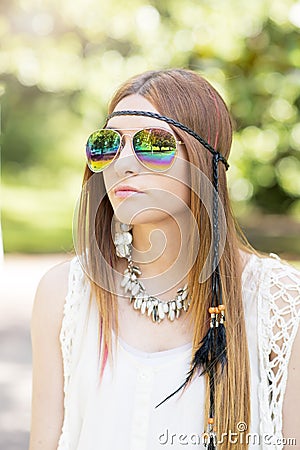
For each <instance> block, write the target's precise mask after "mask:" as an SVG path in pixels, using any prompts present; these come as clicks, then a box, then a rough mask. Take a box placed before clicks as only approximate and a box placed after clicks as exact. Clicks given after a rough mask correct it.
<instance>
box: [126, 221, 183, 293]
mask: <svg viewBox="0 0 300 450" xmlns="http://www.w3.org/2000/svg"><path fill="white" fill-rule="evenodd" d="M189 232H190V226H189V224H188V221H187V220H180V218H179V219H178V220H177V222H176V221H175V220H174V219H173V218H168V219H166V220H164V221H161V222H159V223H155V224H151V223H150V224H149V223H147V224H138V225H134V227H133V230H132V234H133V251H132V260H133V262H134V263H135V264H136V265H138V266H139V267H140V269H141V272H142V275H141V276H140V280H141V281H143V283H144V285H145V287H146V290H147V291H148V292H149V293H151V295H159V294H162V293H164V292H165V293H166V297H168V296H169V295H168V294H170V292H174V291H176V289H178V288H179V287H182V286H183V285H184V284H185V283H186V282H187V275H188V272H189V269H190V267H189V264H188V262H189V256H190V252H191V248H189V247H190V246H189V245H188V244H189ZM148 287H149V289H148ZM161 298H162V299H163V297H162V296H161Z"/></svg>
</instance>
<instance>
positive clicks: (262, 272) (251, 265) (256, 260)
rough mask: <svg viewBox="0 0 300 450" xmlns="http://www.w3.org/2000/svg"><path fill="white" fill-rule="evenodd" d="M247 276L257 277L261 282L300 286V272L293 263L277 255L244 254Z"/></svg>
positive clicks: (244, 271)
mask: <svg viewBox="0 0 300 450" xmlns="http://www.w3.org/2000/svg"><path fill="white" fill-rule="evenodd" d="M242 260H243V264H244V270H243V273H245V275H249V274H252V275H256V277H257V279H258V280H260V282H263V281H264V280H265V281H272V282H276V280H277V282H280V281H281V283H283V284H285V283H287V282H288V283H293V282H294V283H296V284H297V285H298V286H299V281H300V271H299V270H298V269H297V268H296V267H294V266H293V265H292V264H291V263H289V262H287V261H285V260H283V259H281V258H280V257H279V256H278V255H276V254H275V253H270V254H269V255H261V254H258V253H249V254H245V252H243V253H242Z"/></svg>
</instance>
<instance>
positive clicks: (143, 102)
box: [107, 94, 172, 131]
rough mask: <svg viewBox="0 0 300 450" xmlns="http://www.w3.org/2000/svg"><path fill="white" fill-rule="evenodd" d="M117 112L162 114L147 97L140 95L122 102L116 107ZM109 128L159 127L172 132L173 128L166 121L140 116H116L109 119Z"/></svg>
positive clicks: (128, 97)
mask: <svg viewBox="0 0 300 450" xmlns="http://www.w3.org/2000/svg"><path fill="white" fill-rule="evenodd" d="M115 111H150V112H153V113H157V114H160V112H159V111H158V110H157V109H156V108H155V107H154V106H153V105H152V103H151V102H150V101H149V100H147V99H146V98H145V97H143V96H142V95H139V94H133V95H128V96H127V97H124V98H123V99H122V100H120V102H119V103H117V105H116V106H115V108H114V110H113V112H115ZM107 127H109V128H116V129H134V128H146V127H159V128H165V129H167V130H170V131H172V130H171V127H170V126H169V125H168V124H167V123H166V122H164V121H162V120H159V119H157V118H154V117H145V116H138V115H136V116H135V115H131V116H126V115H124V116H123V115H121V116H115V117H112V118H111V119H109V121H108V122H107Z"/></svg>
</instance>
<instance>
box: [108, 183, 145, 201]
mask: <svg viewBox="0 0 300 450" xmlns="http://www.w3.org/2000/svg"><path fill="white" fill-rule="evenodd" d="M114 194H115V196H116V197H119V198H125V197H128V196H129V195H134V194H143V192H142V191H139V190H138V189H136V188H134V187H132V186H118V187H117V188H115V189H114Z"/></svg>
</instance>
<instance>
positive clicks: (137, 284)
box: [114, 223, 190, 323]
mask: <svg viewBox="0 0 300 450" xmlns="http://www.w3.org/2000/svg"><path fill="white" fill-rule="evenodd" d="M129 230H130V228H129V225H126V224H123V223H121V224H120V231H119V232H117V233H115V239H114V244H115V246H116V252H117V256H119V257H121V258H126V259H127V260H128V266H127V268H126V269H125V270H124V275H123V280H122V281H121V286H122V288H123V289H124V292H125V293H127V292H129V293H130V303H132V304H133V308H134V309H135V310H138V311H140V313H141V314H144V315H147V316H148V317H149V318H151V319H152V321H153V322H155V323H160V322H161V321H162V320H163V319H165V318H168V319H169V320H170V321H171V322H173V321H174V319H175V318H176V319H178V318H179V317H180V315H181V312H182V311H187V310H188V308H189V306H190V299H188V285H187V284H185V285H184V286H183V287H182V288H180V289H178V290H177V293H176V295H175V298H174V299H172V300H169V301H166V302H164V301H162V300H160V299H159V298H157V297H155V296H152V295H149V294H147V292H146V289H145V286H144V284H143V283H142V281H140V280H139V279H138V277H139V276H140V275H141V274H142V272H141V270H140V268H139V267H138V266H137V265H134V263H133V261H132V259H131V253H132V234H131V233H130V232H129Z"/></svg>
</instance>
